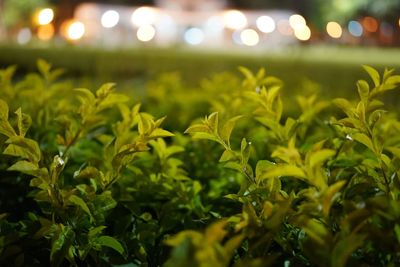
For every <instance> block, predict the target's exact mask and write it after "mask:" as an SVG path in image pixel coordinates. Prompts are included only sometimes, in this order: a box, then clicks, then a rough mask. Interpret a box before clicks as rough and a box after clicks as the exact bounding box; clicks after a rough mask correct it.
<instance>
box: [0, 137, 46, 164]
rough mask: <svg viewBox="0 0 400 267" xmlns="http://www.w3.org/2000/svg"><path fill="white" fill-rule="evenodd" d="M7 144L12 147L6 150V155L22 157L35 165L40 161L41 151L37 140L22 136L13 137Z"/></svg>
mask: <svg viewBox="0 0 400 267" xmlns="http://www.w3.org/2000/svg"><path fill="white" fill-rule="evenodd" d="M6 143H7V144H10V145H9V146H8V147H7V148H6V149H5V150H4V152H3V153H4V154H6V155H11V156H20V157H22V158H25V159H29V160H30V161H31V162H34V163H37V162H39V161H40V158H41V151H40V148H39V144H38V143H37V142H36V141H35V140H32V139H28V138H24V137H21V136H13V137H10V138H9V139H8V140H7V141H6Z"/></svg>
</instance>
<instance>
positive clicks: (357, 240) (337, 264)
mask: <svg viewBox="0 0 400 267" xmlns="http://www.w3.org/2000/svg"><path fill="white" fill-rule="evenodd" d="M365 238H366V236H364V235H359V234H355V233H351V234H350V235H347V236H345V237H344V238H342V239H340V240H339V242H337V244H336V245H335V247H334V248H333V250H332V254H331V266H332V267H344V266H346V262H347V259H348V258H349V257H350V256H351V254H352V253H353V252H354V251H355V250H356V249H357V248H358V247H360V246H361V245H363V243H364V240H365Z"/></svg>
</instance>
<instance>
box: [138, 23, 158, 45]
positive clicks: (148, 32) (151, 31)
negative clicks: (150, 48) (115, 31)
mask: <svg viewBox="0 0 400 267" xmlns="http://www.w3.org/2000/svg"><path fill="white" fill-rule="evenodd" d="M155 35H156V29H155V28H154V27H153V26H152V25H143V26H140V27H139V29H138V30H137V33H136V36H137V38H138V39H139V41H142V42H148V41H151V40H152V39H153V38H154V36H155Z"/></svg>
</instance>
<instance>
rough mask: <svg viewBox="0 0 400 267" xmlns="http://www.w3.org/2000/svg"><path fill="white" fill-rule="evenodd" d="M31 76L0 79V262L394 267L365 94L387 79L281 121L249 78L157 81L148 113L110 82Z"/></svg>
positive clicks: (390, 209) (380, 125)
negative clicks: (192, 89) (192, 84)
mask: <svg viewBox="0 0 400 267" xmlns="http://www.w3.org/2000/svg"><path fill="white" fill-rule="evenodd" d="M37 68H38V73H31V74H28V75H26V76H25V77H24V78H23V79H20V80H19V81H17V82H15V81H14V80H13V79H12V77H13V76H14V74H15V71H16V68H15V67H13V66H11V67H8V68H6V69H4V70H1V71H0V89H1V90H0V99H1V100H0V148H1V150H2V152H3V153H2V155H1V156H0V171H1V174H2V175H1V179H0V183H1V186H0V195H1V199H2V201H1V202H0V262H1V264H2V266H23V265H33V266H43V265H52V266H60V265H62V266H63V265H68V264H69V265H72V266H81V265H90V266H92V265H95V266H120V265H123V266H162V265H164V266H167V267H168V266H238V267H240V266H276V265H284V266H332V267H336V266H360V265H364V266H396V265H399V264H400V262H399V258H400V255H399V250H400V204H399V203H400V202H399V197H400V180H399V178H400V171H399V167H400V139H399V136H400V122H399V120H398V117H397V114H396V113H394V112H390V111H388V110H387V108H386V107H385V106H384V103H383V102H382V101H381V100H380V98H381V96H382V95H383V94H385V93H387V92H389V91H393V90H394V89H396V88H397V87H398V85H400V75H395V74H394V70H392V69H390V70H389V69H386V70H385V71H384V72H383V73H379V72H378V71H376V70H375V69H373V68H371V67H369V66H364V70H365V71H366V72H367V74H368V75H369V76H370V80H371V82H368V81H366V80H359V81H358V82H357V84H356V85H357V93H358V95H359V97H358V100H357V101H351V100H347V99H345V98H336V99H334V100H333V101H326V100H321V99H319V98H318V96H317V95H316V94H315V93H310V94H307V95H303V96H298V97H297V98H296V100H297V102H298V104H299V109H300V110H301V112H300V113H298V114H290V116H289V115H288V114H287V113H286V112H285V110H286V109H287V107H286V105H285V104H284V101H282V98H281V95H280V92H281V90H282V86H283V82H282V81H281V80H280V79H278V78H276V77H273V76H269V75H267V73H266V72H265V70H264V69H260V70H259V71H258V72H256V73H253V72H251V71H249V70H248V69H246V68H243V67H240V68H239V70H240V72H241V74H242V76H243V77H244V78H243V80H242V81H240V79H238V78H237V77H235V76H233V75H232V74H221V75H216V76H214V77H212V78H210V79H208V80H205V81H204V82H203V83H202V85H201V87H202V89H203V90H204V91H205V92H206V94H194V95H190V96H187V97H186V98H185V96H184V93H185V87H184V86H183V85H182V84H180V80H179V77H177V76H174V75H166V76H163V77H160V78H159V79H158V80H155V81H154V83H153V84H152V85H151V86H152V88H153V90H152V91H151V92H150V93H149V98H147V101H149V102H147V103H144V104H145V105H144V106H145V107H146V108H147V109H148V110H150V111H151V113H153V114H156V115H157V117H154V116H153V115H151V114H150V113H148V112H145V111H143V108H141V105H140V104H134V103H131V101H130V99H129V98H128V97H127V96H126V95H124V94H121V93H119V92H118V91H117V90H115V85H114V84H112V83H107V84H104V85H102V86H100V88H99V89H97V90H95V91H91V90H88V89H86V88H76V89H73V86H72V84H71V83H70V82H68V81H66V80H64V81H60V76H61V75H62V73H63V71H62V70H60V69H53V68H52V67H51V65H50V64H49V63H47V62H45V61H43V60H39V61H38V62H37ZM204 95H208V96H209V97H205V98H203V96H204ZM175 96H176V97H175ZM169 97H170V98H171V99H172V100H171V102H168V100H167V99H168V98H169ZM199 98H201V99H199ZM162 99H164V101H165V102H164V103H163V101H162ZM202 105H204V106H202ZM194 106H197V107H198V109H195V110H191V108H192V107H194ZM289 108H290V107H289ZM205 110H210V114H209V115H207V116H205V117H203V119H201V118H200V119H196V118H195V117H196V116H198V115H199V114H200V113H203V112H205ZM153 111H154V112H153ZM173 111H175V113H174V112H173ZM163 112H166V113H168V115H169V119H167V120H165V117H161V118H159V117H160V116H161V114H159V113H163ZM171 118H172V121H170V122H169V123H168V125H170V126H172V127H176V125H180V124H182V123H183V124H184V123H188V121H189V120H193V123H192V124H191V126H190V127H188V128H187V129H186V134H182V133H179V131H176V128H175V129H174V128H168V130H167V129H164V128H163V127H162V125H163V122H164V121H165V122H168V120H171ZM174 120H181V122H180V123H175V122H174ZM3 200H4V201H3Z"/></svg>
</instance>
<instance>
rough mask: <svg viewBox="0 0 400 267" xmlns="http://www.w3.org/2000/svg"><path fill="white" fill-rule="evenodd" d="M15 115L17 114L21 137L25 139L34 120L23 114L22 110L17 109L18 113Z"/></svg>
mask: <svg viewBox="0 0 400 267" xmlns="http://www.w3.org/2000/svg"><path fill="white" fill-rule="evenodd" d="M15 114H17V122H18V131H19V135H20V136H22V137H24V136H25V134H26V132H27V131H28V129H29V127H30V126H31V124H32V119H31V117H30V116H28V115H27V114H24V113H22V111H21V108H19V109H17V111H15Z"/></svg>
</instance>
